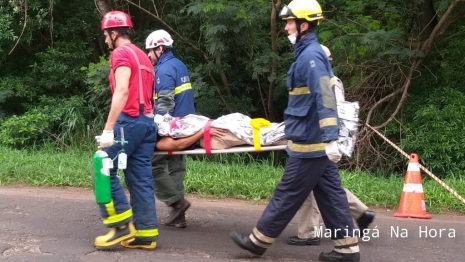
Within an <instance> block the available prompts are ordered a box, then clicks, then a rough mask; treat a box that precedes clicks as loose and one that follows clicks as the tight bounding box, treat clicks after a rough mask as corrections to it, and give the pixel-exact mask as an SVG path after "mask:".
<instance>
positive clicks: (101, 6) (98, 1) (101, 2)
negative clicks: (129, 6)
mask: <svg viewBox="0 0 465 262" xmlns="http://www.w3.org/2000/svg"><path fill="white" fill-rule="evenodd" d="M94 1H95V5H96V7H97V10H98V11H99V12H100V14H102V16H103V15H105V14H106V13H108V12H110V11H111V3H110V0H94Z"/></svg>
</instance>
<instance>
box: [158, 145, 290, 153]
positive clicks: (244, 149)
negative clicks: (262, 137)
mask: <svg viewBox="0 0 465 262" xmlns="http://www.w3.org/2000/svg"><path fill="white" fill-rule="evenodd" d="M285 148H286V145H277V146H262V147H261V148H260V149H259V150H257V149H256V148H255V147H254V146H252V145H247V146H235V147H231V148H226V149H211V150H208V149H205V148H196V149H192V150H184V151H155V152H154V154H155V155H210V154H228V153H246V152H263V151H275V150H284V149H285Z"/></svg>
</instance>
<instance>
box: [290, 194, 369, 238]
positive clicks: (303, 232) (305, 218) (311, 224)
mask: <svg viewBox="0 0 465 262" xmlns="http://www.w3.org/2000/svg"><path fill="white" fill-rule="evenodd" d="M344 191H345V192H346V195H347V201H348V202H349V208H350V213H351V215H352V218H353V219H355V220H357V219H358V218H360V216H361V215H362V214H363V213H364V212H365V211H367V210H368V207H367V206H366V205H365V204H364V203H363V202H362V201H360V199H358V197H356V196H355V195H354V194H352V192H350V191H349V190H348V189H347V188H344ZM297 217H298V220H299V223H298V227H297V228H298V237H300V238H312V237H316V236H315V227H317V229H318V228H319V227H320V210H319V209H318V205H317V204H316V200H315V196H314V194H313V192H312V193H310V195H309V196H308V198H307V199H306V200H305V202H304V203H303V204H302V206H301V207H300V209H299V211H298V212H297Z"/></svg>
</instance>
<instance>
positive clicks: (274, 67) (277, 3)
mask: <svg viewBox="0 0 465 262" xmlns="http://www.w3.org/2000/svg"><path fill="white" fill-rule="evenodd" d="M281 4H282V0H271V19H270V24H271V32H270V35H271V50H272V52H273V54H274V56H273V57H272V58H271V79H270V85H269V87H268V101H267V102H268V116H269V120H270V121H271V122H273V121H275V115H274V108H273V102H274V91H275V88H276V79H277V77H278V61H276V57H277V56H278V41H277V38H278V34H277V32H276V16H277V15H278V8H280V7H281Z"/></svg>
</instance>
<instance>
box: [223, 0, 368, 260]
mask: <svg viewBox="0 0 465 262" xmlns="http://www.w3.org/2000/svg"><path fill="white" fill-rule="evenodd" d="M280 17H281V18H282V19H284V20H286V27H285V30H286V31H287V33H288V38H289V40H290V41H291V43H293V44H295V47H294V57H295V62H294V63H293V64H292V65H291V68H290V70H289V71H288V76H287V84H286V85H287V89H288V91H289V101H288V107H287V109H286V110H285V112H284V116H285V120H284V121H285V127H286V128H285V135H286V139H287V140H288V144H287V148H286V152H287V153H288V155H289V159H288V162H287V164H286V168H285V171H284V174H283V177H282V179H281V181H280V182H279V184H278V185H277V186H276V189H275V192H274V195H273V197H272V199H271V201H270V203H269V204H268V206H267V207H266V209H265V210H264V212H263V214H262V216H261V218H260V219H259V220H258V223H257V225H256V227H255V228H253V230H252V232H251V234H242V233H239V232H235V231H234V232H231V237H232V239H233V241H234V242H235V243H236V244H237V245H238V246H239V247H241V248H242V249H245V250H248V251H249V252H251V253H252V254H254V255H257V256H260V255H263V254H264V253H265V251H266V250H267V248H268V247H270V246H271V245H272V244H273V242H274V241H275V240H276V238H277V237H278V236H279V235H280V234H281V233H282V231H283V230H284V228H285V227H286V226H287V225H288V223H289V222H290V221H291V219H292V218H293V217H294V215H295V214H296V213H297V211H298V210H299V208H300V206H301V205H302V203H303V202H304V201H305V199H306V198H307V197H308V195H309V194H310V192H311V191H312V190H313V192H314V195H315V199H316V202H317V204H318V207H319V209H320V212H321V215H322V217H323V221H324V223H325V226H326V229H327V230H330V232H331V238H332V240H333V244H334V250H332V251H331V252H329V253H321V254H320V256H319V260H320V261H360V252H359V246H358V238H357V236H355V235H354V234H353V233H354V232H353V231H354V224H353V221H352V217H351V214H350V209H349V204H348V202H347V196H346V194H345V191H344V189H343V188H342V186H341V178H340V176H339V170H338V166H337V164H336V163H335V162H337V161H339V159H340V157H341V154H340V153H339V150H338V147H337V139H338V132H339V128H338V119H337V111H336V99H335V95H334V84H333V83H332V81H331V77H332V69H331V65H330V63H329V61H328V58H327V57H326V54H325V53H324V51H323V50H322V48H321V46H320V44H319V42H318V39H317V37H316V34H315V29H316V27H317V26H318V24H319V23H320V21H321V19H323V15H322V10H321V7H320V5H319V3H318V2H316V1H315V0H294V1H292V2H291V3H290V4H289V6H286V5H285V6H284V7H283V9H282V10H281V12H280Z"/></svg>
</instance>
